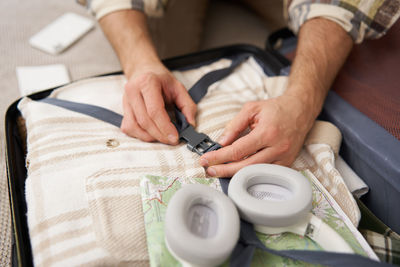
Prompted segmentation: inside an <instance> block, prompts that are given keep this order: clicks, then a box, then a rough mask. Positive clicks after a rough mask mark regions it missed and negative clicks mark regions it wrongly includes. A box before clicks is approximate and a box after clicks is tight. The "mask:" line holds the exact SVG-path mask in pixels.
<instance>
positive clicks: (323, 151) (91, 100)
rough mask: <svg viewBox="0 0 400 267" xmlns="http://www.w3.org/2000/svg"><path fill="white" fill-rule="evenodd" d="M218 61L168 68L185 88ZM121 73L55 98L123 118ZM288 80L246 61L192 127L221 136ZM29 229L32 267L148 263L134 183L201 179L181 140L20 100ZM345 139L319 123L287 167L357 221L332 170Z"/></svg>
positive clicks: (222, 63)
mask: <svg viewBox="0 0 400 267" xmlns="http://www.w3.org/2000/svg"><path fill="white" fill-rule="evenodd" d="M229 64H230V61H229V60H227V59H221V60H219V61H217V62H214V63H212V64H210V65H207V66H203V67H201V68H198V69H195V70H187V71H181V72H174V75H175V76H176V77H177V78H178V79H179V80H180V81H181V82H182V83H183V84H184V85H185V87H186V88H190V87H191V85H193V84H194V83H195V82H196V81H197V80H198V79H199V78H200V77H201V76H202V75H204V74H205V73H207V72H209V71H211V70H214V69H218V68H222V67H226V66H228V65H229ZM125 82H126V81H125V78H124V77H123V76H108V77H101V78H95V79H88V80H83V81H80V82H77V83H73V84H71V85H67V86H65V87H63V88H61V89H59V90H56V91H55V92H53V94H52V97H57V98H61V99H66V100H71V101H77V102H82V103H88V104H95V105H99V106H102V107H105V108H108V109H111V110H114V111H116V112H118V113H121V114H122V107H121V96H122V93H123V85H124V83H125ZM286 83H287V78H285V77H276V78H272V77H271V78H269V77H267V76H266V75H265V74H264V72H263V71H262V69H261V67H260V66H259V65H258V64H257V62H256V61H255V60H254V59H253V58H250V59H249V60H247V61H246V62H244V63H243V64H242V65H240V66H239V67H238V68H237V69H236V71H235V73H234V74H233V75H231V76H229V77H227V78H225V79H223V80H221V81H219V82H217V83H215V84H213V85H212V86H211V87H210V88H209V93H208V94H207V95H206V96H205V97H204V98H203V100H202V101H201V102H200V103H199V105H198V115H197V125H198V126H197V130H198V131H200V132H204V133H206V134H207V135H209V136H210V137H211V138H212V139H214V140H217V139H218V137H219V136H220V134H222V131H223V129H224V126H225V125H226V124H227V123H228V122H229V121H230V120H231V119H232V118H233V117H234V116H235V114H236V113H237V112H238V111H239V110H240V109H241V107H242V105H243V104H245V103H246V102H248V101H255V100H260V99H268V98H271V97H275V96H277V95H279V94H281V93H282V92H283V91H284V89H285V87H286ZM19 109H20V110H21V112H22V115H23V117H24V118H25V120H26V128H27V149H28V153H27V158H26V166H27V168H28V177H27V180H26V201H27V206H28V214H27V215H28V227H29V234H30V239H31V244H32V251H33V256H34V263H35V265H36V266H78V265H85V266H98V265H112V266H116V265H120V264H122V265H134V266H141V265H148V255H147V246H146V239H145V230H144V222H143V214H142V208H141V199H140V190H139V180H140V178H141V177H142V176H143V175H145V174H153V175H158V176H164V177H171V176H186V177H206V174H205V171H204V169H203V168H202V167H201V166H200V165H199V164H198V156H197V155H196V154H194V153H192V152H190V151H189V150H188V149H187V148H186V145H185V144H180V145H178V146H169V145H164V144H160V143H144V142H141V141H139V140H137V139H134V138H130V137H128V136H126V135H124V134H123V133H122V132H121V131H120V130H119V129H118V128H116V127H114V126H112V125H108V124H106V123H104V122H102V121H99V120H97V119H94V118H91V117H87V116H85V115H82V114H78V113H75V112H71V111H68V110H65V109H62V108H59V107H55V106H52V105H49V104H45V103H40V102H35V101H32V100H30V99H28V98H24V99H23V100H22V101H21V102H20V104H19ZM340 141H341V136H340V133H339V131H338V130H337V129H336V127H334V126H333V125H331V124H329V123H324V122H318V123H316V124H315V126H314V128H313V129H312V131H311V133H310V135H309V137H308V139H307V142H306V144H305V146H304V149H303V150H302V151H301V153H300V155H299V156H298V158H297V160H296V161H295V163H294V164H293V166H292V167H293V168H295V169H298V170H303V169H309V170H311V171H312V172H313V173H314V175H315V176H316V177H317V178H318V179H319V180H320V181H321V183H322V184H323V185H324V186H325V187H326V188H327V189H328V191H329V192H330V193H331V195H332V196H333V197H334V198H335V200H336V201H337V202H338V203H339V205H340V206H341V208H342V209H343V210H344V212H345V213H346V214H347V216H348V217H349V218H350V219H351V221H352V222H353V223H354V224H355V225H357V224H358V221H359V218H360V213H359V210H358V207H357V204H356V202H355V201H354V199H353V197H352V195H351V193H350V192H349V191H348V189H347V187H346V185H345V183H344V182H343V179H342V177H341V176H340V173H339V172H338V171H337V170H336V169H335V166H334V159H335V154H337V150H338V147H339V145H340Z"/></svg>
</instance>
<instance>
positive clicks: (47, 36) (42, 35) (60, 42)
mask: <svg viewBox="0 0 400 267" xmlns="http://www.w3.org/2000/svg"><path fill="white" fill-rule="evenodd" d="M93 25H94V22H93V21H92V20H90V19H88V18H86V17H83V16H80V15H77V14H74V13H66V14H64V15H62V16H61V17H59V18H58V19H56V20H55V21H53V22H52V23H50V24H49V25H47V26H46V27H44V28H43V29H42V30H41V31H40V32H38V33H37V34H35V35H34V36H32V37H31V38H30V39H29V44H30V45H32V46H33V47H35V48H37V49H40V50H42V51H44V52H47V53H50V54H52V55H56V54H59V53H61V52H62V51H64V50H65V49H66V48H68V47H69V46H70V45H72V44H73V43H74V42H76V41H77V40H78V39H79V38H80V37H82V36H83V35H84V34H86V33H87V32H88V31H89V30H90V29H92V28H93Z"/></svg>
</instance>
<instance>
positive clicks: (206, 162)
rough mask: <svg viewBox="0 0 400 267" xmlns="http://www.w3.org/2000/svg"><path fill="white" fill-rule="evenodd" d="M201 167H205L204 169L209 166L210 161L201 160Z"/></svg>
mask: <svg viewBox="0 0 400 267" xmlns="http://www.w3.org/2000/svg"><path fill="white" fill-rule="evenodd" d="M200 165H201V166H203V167H205V166H208V160H206V159H200Z"/></svg>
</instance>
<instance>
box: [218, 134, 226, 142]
mask: <svg viewBox="0 0 400 267" xmlns="http://www.w3.org/2000/svg"><path fill="white" fill-rule="evenodd" d="M225 142H226V136H225V135H223V136H221V137H220V138H219V139H218V143H220V144H223V143H225Z"/></svg>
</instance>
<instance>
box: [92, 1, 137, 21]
mask: <svg viewBox="0 0 400 267" xmlns="http://www.w3.org/2000/svg"><path fill="white" fill-rule="evenodd" d="M89 6H90V10H91V11H92V13H93V14H94V15H95V16H96V19H97V20H99V19H101V18H102V17H104V16H105V15H107V14H110V13H112V12H115V11H119V10H126V9H135V10H138V11H142V12H143V11H144V4H143V0H92V1H91V2H90V3H89Z"/></svg>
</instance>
